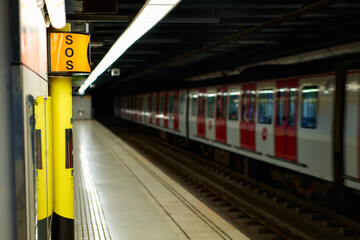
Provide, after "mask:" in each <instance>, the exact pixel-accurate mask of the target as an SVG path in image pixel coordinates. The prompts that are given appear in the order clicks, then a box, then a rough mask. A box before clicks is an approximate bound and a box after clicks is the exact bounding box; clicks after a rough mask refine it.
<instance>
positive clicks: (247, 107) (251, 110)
mask: <svg viewBox="0 0 360 240" xmlns="http://www.w3.org/2000/svg"><path fill="white" fill-rule="evenodd" d="M255 113H256V84H248V85H243V86H242V96H241V121H240V138H241V139H240V144H241V147H242V148H244V149H247V150H251V151H255V121H256V114H255Z"/></svg>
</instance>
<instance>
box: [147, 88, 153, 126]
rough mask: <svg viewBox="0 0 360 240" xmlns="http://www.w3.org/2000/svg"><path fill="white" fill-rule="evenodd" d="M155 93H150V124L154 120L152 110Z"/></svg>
mask: <svg viewBox="0 0 360 240" xmlns="http://www.w3.org/2000/svg"><path fill="white" fill-rule="evenodd" d="M152 100H153V94H152V93H150V95H149V100H148V101H149V109H148V111H149V117H148V118H149V123H150V124H152V123H153V120H152V114H153V112H152V107H153V101H152Z"/></svg>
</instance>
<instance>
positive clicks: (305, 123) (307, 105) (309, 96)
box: [301, 86, 319, 128]
mask: <svg viewBox="0 0 360 240" xmlns="http://www.w3.org/2000/svg"><path fill="white" fill-rule="evenodd" d="M318 92H319V88H318V87H317V86H309V87H304V88H303V90H302V111H301V112H302V116H301V126H302V127H304V128H316V123H317V98H318Z"/></svg>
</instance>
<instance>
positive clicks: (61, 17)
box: [45, 0, 66, 29]
mask: <svg viewBox="0 0 360 240" xmlns="http://www.w3.org/2000/svg"><path fill="white" fill-rule="evenodd" d="M45 2H46V9H47V11H48V13H49V18H50V22H51V26H53V27H54V28H57V29H61V28H64V27H65V26H66V16H65V3H64V0H45Z"/></svg>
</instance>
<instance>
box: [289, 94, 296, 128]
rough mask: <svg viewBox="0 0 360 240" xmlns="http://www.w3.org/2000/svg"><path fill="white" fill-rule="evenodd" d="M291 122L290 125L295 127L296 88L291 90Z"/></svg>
mask: <svg viewBox="0 0 360 240" xmlns="http://www.w3.org/2000/svg"><path fill="white" fill-rule="evenodd" d="M289 100H290V101H289V121H288V125H289V126H290V127H293V126H294V125H295V106H296V88H290V96H289Z"/></svg>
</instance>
